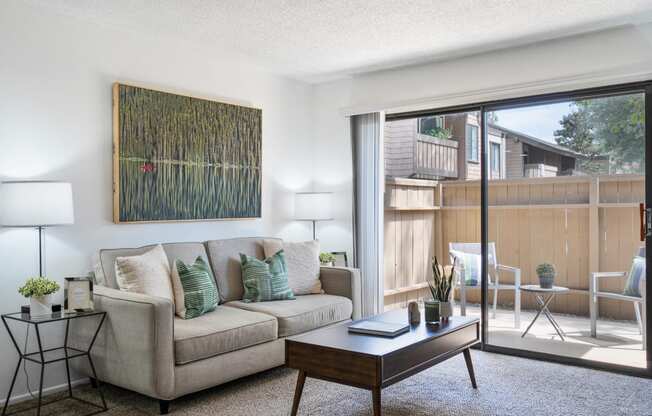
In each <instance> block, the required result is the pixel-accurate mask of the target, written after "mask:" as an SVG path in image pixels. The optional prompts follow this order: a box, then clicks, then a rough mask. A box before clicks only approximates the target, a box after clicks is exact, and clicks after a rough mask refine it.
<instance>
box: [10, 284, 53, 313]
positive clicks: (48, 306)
mask: <svg viewBox="0 0 652 416" xmlns="http://www.w3.org/2000/svg"><path fill="white" fill-rule="evenodd" d="M58 290H59V284H58V283H57V282H55V281H54V280H50V279H48V278H47V277H30V278H29V279H27V281H26V282H25V284H24V285H23V286H21V287H19V288H18V293H20V294H21V295H23V296H25V297H26V298H29V313H30V315H33V316H38V315H48V314H50V313H52V295H53V294H54V293H56V292H57V291H58Z"/></svg>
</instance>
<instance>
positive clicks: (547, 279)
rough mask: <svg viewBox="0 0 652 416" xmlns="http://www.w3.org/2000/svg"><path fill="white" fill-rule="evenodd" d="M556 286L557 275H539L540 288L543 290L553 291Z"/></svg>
mask: <svg viewBox="0 0 652 416" xmlns="http://www.w3.org/2000/svg"><path fill="white" fill-rule="evenodd" d="M554 284H555V274H554V273H546V274H540V275H539V286H541V288H542V289H552V286H553V285H554Z"/></svg>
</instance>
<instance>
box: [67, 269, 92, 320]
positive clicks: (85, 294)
mask: <svg viewBox="0 0 652 416" xmlns="http://www.w3.org/2000/svg"><path fill="white" fill-rule="evenodd" d="M64 280H65V281H64V301H63V309H64V313H72V312H84V311H92V310H93V281H92V280H91V279H89V278H88V277H66V278H65V279H64Z"/></svg>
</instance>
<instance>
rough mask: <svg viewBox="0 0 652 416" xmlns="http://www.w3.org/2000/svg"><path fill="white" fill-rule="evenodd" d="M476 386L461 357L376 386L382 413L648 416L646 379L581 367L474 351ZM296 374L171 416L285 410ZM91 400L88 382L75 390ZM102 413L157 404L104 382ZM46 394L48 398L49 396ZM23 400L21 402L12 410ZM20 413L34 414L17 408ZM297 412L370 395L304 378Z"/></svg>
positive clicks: (236, 386)
mask: <svg viewBox="0 0 652 416" xmlns="http://www.w3.org/2000/svg"><path fill="white" fill-rule="evenodd" d="M473 359H474V363H475V369H476V375H477V379H478V385H479V389H478V390H473V389H472V388H471V384H470V382H469V379H468V375H467V372H466V367H465V365H464V359H463V358H462V356H458V357H454V358H452V359H450V360H448V361H447V362H445V363H442V364H440V365H438V366H435V367H433V368H431V369H429V370H426V371H424V372H423V373H421V374H418V375H416V376H414V377H412V378H409V379H407V380H404V381H402V382H400V383H398V384H395V385H393V386H391V387H389V388H387V389H385V390H383V414H384V415H386V416H392V415H394V416H396V415H424V416H425V415H428V416H432V415H442V416H443V415H460V416H461V415H465V416H473V415H478V416H479V415H510V416H513V415H525V416H537V415H577V416H581V415H609V416H615V415H623V416H625V415H627V416H636V415H651V414H652V380H648V379H641V378H635V377H627V376H623V375H618V374H612V373H606V372H600V371H593V370H588V369H583V368H577V367H570V366H563V365H558V364H551V363H544V362H541V361H534V360H526V359H522V358H516V357H509V356H505V355H499V354H490V353H482V352H474V353H473ZM296 374H297V373H296V372H295V371H293V370H290V369H284V368H279V369H275V370H271V371H268V372H265V373H262V374H258V375H255V376H251V377H248V378H245V379H242V380H237V381H235V382H232V383H229V384H226V385H223V386H219V387H216V388H213V389H210V390H206V391H203V392H200V393H196V394H193V395H190V396H187V397H183V398H181V399H178V400H176V401H174V402H172V404H171V408H170V413H171V414H174V415H197V416H208V415H211V416H213V415H234V416H235V415H242V416H245V415H246V416H251V415H270V416H272V415H284V416H285V415H288V414H289V412H290V405H291V402H292V396H293V393H294V386H295V382H296ZM75 393H76V394H78V395H79V396H80V397H84V398H86V399H89V400H97V399H95V397H96V396H95V391H94V390H93V389H91V388H90V386H83V387H79V388H77V389H75ZM105 393H106V396H107V399H108V403H109V408H110V409H109V411H108V412H106V413H104V414H105V415H120V416H123V415H155V414H158V402H157V401H156V400H153V399H149V398H146V397H143V396H140V395H138V394H135V393H131V392H128V391H125V390H122V389H119V388H116V387H113V386H105ZM51 398H52V397H48V398H47V399H48V400H49V399H51ZM28 405H30V403H21V404H20V405H18V406H16V407H15V408H14V409H13V410H18V408H24V407H25V406H28ZM89 410H91V411H92V408H90V407H89V406H86V405H83V404H80V403H78V402H76V401H71V400H66V401H63V402H58V403H55V404H52V405H50V406H48V407H46V408H44V411H43V412H42V413H41V414H42V415H43V416H48V415H56V416H67V415H71V416H73V415H74V416H78V415H82V414H86V412H88V411H89ZM21 414H24V415H28V414H34V413H28V412H24V413H21ZM299 414H300V415H329V416H330V415H369V414H371V393H370V392H368V391H365V390H360V389H356V388H352V387H346V386H340V385H337V384H333V383H327V382H323V381H318V380H314V379H308V380H307V381H306V386H305V389H304V392H303V397H302V400H301V406H300V408H299Z"/></svg>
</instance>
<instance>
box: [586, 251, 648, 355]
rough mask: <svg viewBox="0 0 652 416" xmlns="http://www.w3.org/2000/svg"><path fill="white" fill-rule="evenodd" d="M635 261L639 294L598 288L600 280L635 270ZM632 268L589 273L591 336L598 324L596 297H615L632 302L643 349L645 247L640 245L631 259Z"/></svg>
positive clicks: (595, 334) (621, 275) (594, 334)
mask: <svg viewBox="0 0 652 416" xmlns="http://www.w3.org/2000/svg"><path fill="white" fill-rule="evenodd" d="M636 262H640V263H639V264H640V265H641V267H642V270H638V272H639V273H641V278H640V282H639V293H640V295H641V296H631V295H625V294H623V293H622V292H621V293H615V292H603V291H601V290H600V280H601V279H609V278H618V277H625V276H627V275H628V274H629V273H632V272H635V268H636ZM632 266H633V267H632V269H631V271H630V272H597V273H591V276H590V278H589V295H590V299H589V309H590V314H591V336H592V337H593V338H596V337H597V326H598V299H599V298H606V299H615V300H623V301H627V302H633V304H634V312H635V314H636V321H637V322H638V331H639V333H640V334H641V335H642V336H643V349H645V339H646V330H645V287H646V279H645V247H641V248H639V250H638V253H636V255H635V256H634V259H633V260H632Z"/></svg>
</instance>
